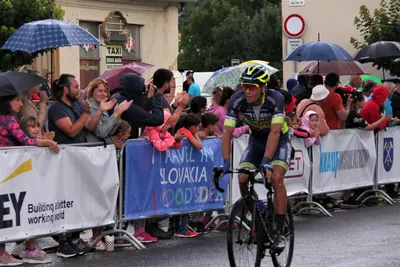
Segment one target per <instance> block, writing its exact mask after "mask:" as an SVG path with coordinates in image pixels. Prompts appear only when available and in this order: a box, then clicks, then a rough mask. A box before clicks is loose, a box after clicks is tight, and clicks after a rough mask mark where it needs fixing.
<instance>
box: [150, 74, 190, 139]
mask: <svg viewBox="0 0 400 267" xmlns="http://www.w3.org/2000/svg"><path fill="white" fill-rule="evenodd" d="M153 83H154V85H155V86H156V87H157V92H159V93H161V94H163V95H166V94H167V95H168V94H171V93H172V94H174V93H175V86H176V84H175V78H174V74H173V73H172V71H170V70H167V69H159V70H157V71H156V72H155V73H154V75H153ZM171 97H172V96H171ZM188 102H189V96H188V94H187V93H186V92H181V93H180V94H178V95H177V96H176V99H175V103H176V105H175V104H172V105H170V104H169V102H168V101H167V100H165V98H164V99H162V108H163V109H164V110H168V111H169V113H170V114H171V115H172V116H171V117H170V118H169V121H168V123H167V124H168V125H170V127H171V128H170V133H171V134H172V135H174V131H173V130H172V129H173V128H174V127H175V126H176V124H177V123H178V121H179V118H180V117H181V114H182V111H183V110H184V109H185V108H186V106H187V103H188Z"/></svg>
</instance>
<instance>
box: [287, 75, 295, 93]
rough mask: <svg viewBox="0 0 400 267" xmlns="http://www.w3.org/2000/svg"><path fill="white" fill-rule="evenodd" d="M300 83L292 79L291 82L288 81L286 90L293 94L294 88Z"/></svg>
mask: <svg viewBox="0 0 400 267" xmlns="http://www.w3.org/2000/svg"><path fill="white" fill-rule="evenodd" d="M297 84H298V82H297V80H296V79H293V78H290V79H289V80H287V81H286V89H287V90H288V92H289V93H292V91H293V88H295V87H296V86H297Z"/></svg>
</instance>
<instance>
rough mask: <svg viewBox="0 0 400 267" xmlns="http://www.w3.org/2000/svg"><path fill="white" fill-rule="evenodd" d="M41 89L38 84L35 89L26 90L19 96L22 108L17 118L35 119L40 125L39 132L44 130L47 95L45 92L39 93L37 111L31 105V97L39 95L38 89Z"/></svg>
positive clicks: (32, 104)
mask: <svg viewBox="0 0 400 267" xmlns="http://www.w3.org/2000/svg"><path fill="white" fill-rule="evenodd" d="M41 87H42V85H41V84H38V85H37V86H35V87H32V88H31V89H29V90H27V91H26V92H24V93H22V94H21V98H22V103H23V106H22V108H21V110H20V111H19V117H20V118H22V117H23V116H34V117H36V118H37V120H38V123H39V125H40V128H41V130H42V131H43V130H44V128H43V127H44V123H45V121H46V118H47V102H48V100H49V98H48V96H47V93H46V92H45V91H41V92H40V102H39V109H38V108H37V106H36V104H35V103H33V100H32V99H34V98H33V96H34V95H37V94H38V93H39V90H40V88H41Z"/></svg>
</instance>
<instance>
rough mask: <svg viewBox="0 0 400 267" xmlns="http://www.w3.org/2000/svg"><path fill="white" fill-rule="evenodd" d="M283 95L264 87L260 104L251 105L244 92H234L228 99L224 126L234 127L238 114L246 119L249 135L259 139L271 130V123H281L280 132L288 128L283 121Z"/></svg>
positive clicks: (286, 130) (265, 137) (266, 136)
mask: <svg viewBox="0 0 400 267" xmlns="http://www.w3.org/2000/svg"><path fill="white" fill-rule="evenodd" d="M284 102H285V99H284V98H283V95H282V94H281V93H279V92H277V91H275V90H269V89H266V92H265V95H264V96H263V99H262V103H261V105H260V106H253V105H251V104H249V103H247V101H246V96H245V94H244V92H237V93H235V94H234V95H233V96H232V97H231V99H230V101H229V107H228V111H227V113H226V119H225V123H224V125H225V126H230V127H235V126H236V122H237V121H238V118H239V114H240V113H242V114H243V115H244V117H245V118H246V119H247V123H248V125H249V126H250V129H251V135H252V136H254V137H255V138H257V139H258V138H259V139H267V138H268V135H269V132H270V131H271V124H274V123H281V124H282V133H283V134H285V133H287V132H288V131H289V128H288V126H287V124H286V121H285V115H284Z"/></svg>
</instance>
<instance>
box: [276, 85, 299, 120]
mask: <svg viewBox="0 0 400 267" xmlns="http://www.w3.org/2000/svg"><path fill="white" fill-rule="evenodd" d="M276 91H278V92H280V93H281V94H282V95H283V98H284V99H285V102H284V105H283V107H284V109H285V114H289V113H292V112H293V110H294V108H295V106H296V98H294V97H293V96H292V95H291V94H290V93H289V92H288V91H286V90H283V89H279V90H276Z"/></svg>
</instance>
